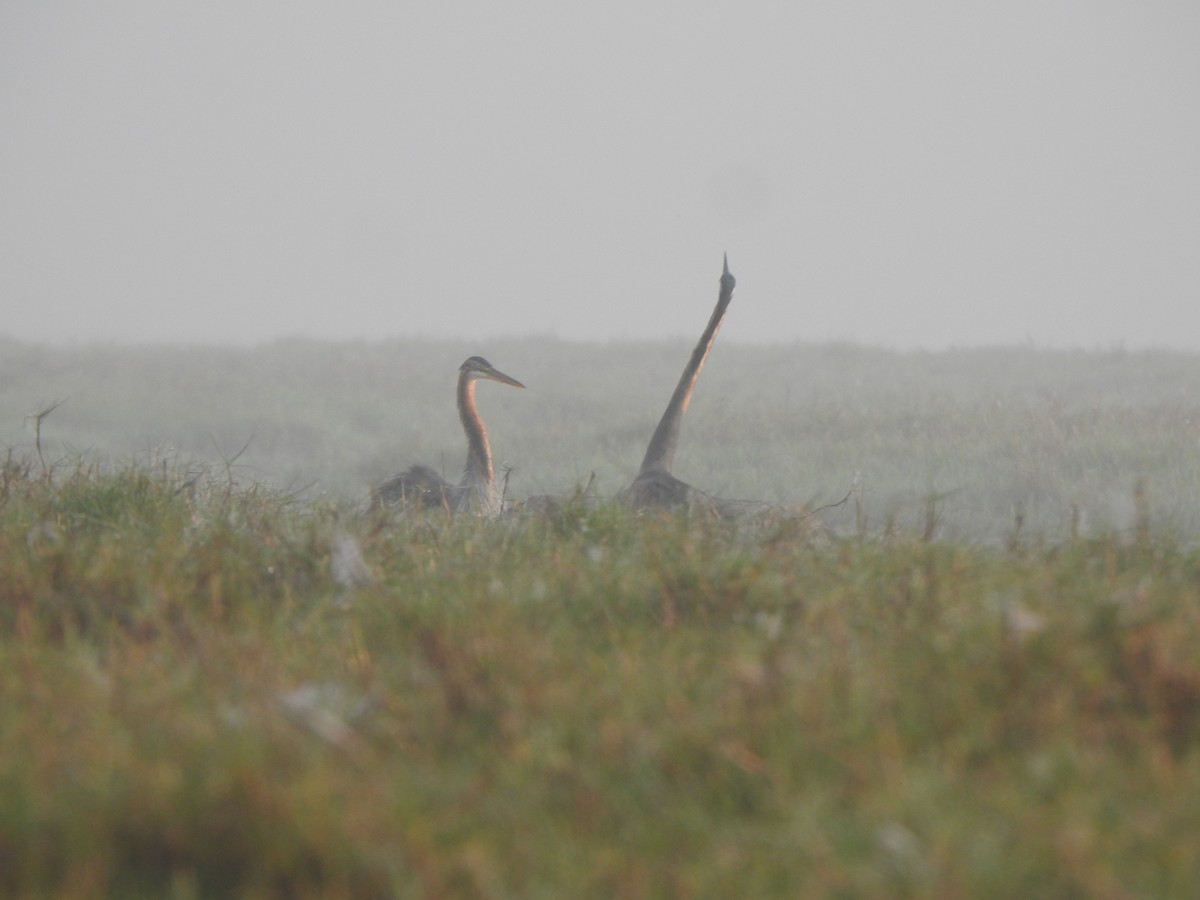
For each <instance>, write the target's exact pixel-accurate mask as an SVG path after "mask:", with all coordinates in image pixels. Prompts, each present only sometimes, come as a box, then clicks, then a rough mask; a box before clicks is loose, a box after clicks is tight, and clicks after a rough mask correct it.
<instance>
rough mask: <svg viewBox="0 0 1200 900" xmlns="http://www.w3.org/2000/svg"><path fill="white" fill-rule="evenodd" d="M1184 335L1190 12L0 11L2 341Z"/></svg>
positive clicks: (387, 7)
mask: <svg viewBox="0 0 1200 900" xmlns="http://www.w3.org/2000/svg"><path fill="white" fill-rule="evenodd" d="M723 251H728V252H729V258H730V263H731V268H732V269H733V271H734V273H735V275H736V276H737V278H738V292H737V295H736V297H735V300H734V305H733V307H732V308H731V310H730V314H729V318H728V319H727V321H726V325H725V330H724V331H723V339H724V340H737V341H743V342H748V341H792V340H801V341H824V340H829V339H848V340H853V341H857V342H862V343H872V344H894V345H899V346H904V347H912V346H922V347H943V346H946V345H973V344H982V343H986V344H994V343H1015V342H1020V343H1025V342H1030V341H1032V342H1033V343H1035V344H1038V345H1043V344H1048V345H1077V346H1084V347H1096V346H1101V347H1107V346H1110V345H1113V344H1124V345H1125V346H1129V347H1139V346H1147V345H1156V346H1158V345H1161V346H1176V347H1193V348H1200V3H1197V2H1196V0H1138V2H1133V0H1125V2H1106V0H1090V2H1053V0H1049V2H1047V0H1006V2H987V3H971V2H963V0H945V2H917V3H912V2H900V3H888V2H878V3H856V2H836V0H826V2H779V3H762V2H750V0H740V2H738V3H723V4H714V3H702V2H688V3H644V2H639V3H631V2H622V0H608V2H606V3H603V4H587V5H583V4H568V3H561V2H524V0H513V2H509V3H504V4H456V3H420V4H418V3H408V2H383V0H377V2H339V3H304V2H299V3H297V2H209V3H189V4H182V3H170V2H163V0H147V2H133V0H130V2H110V0H77V2H67V0H63V2H50V0H2V2H0V305H2V309H3V318H2V320H0V333H4V334H7V335H10V336H15V337H19V338H24V339H31V340H63V341H71V342H77V341H84V340H92V339H99V340H104V341H110V340H114V341H131V340H173V341H174V340H200V341H214V340H239V341H262V340H270V339H273V338H277V337H285V336H292V335H305V336H311V337H316V338H330V339H341V338H357V337H363V338H378V337H393V336H430V337H442V336H456V337H467V338H472V339H478V340H479V350H478V352H481V353H485V354H486V352H487V344H486V339H487V338H488V337H490V336H500V335H525V334H552V335H558V336H561V337H566V338H578V339H610V338H616V339H619V338H641V337H652V338H660V337H686V338H689V339H691V338H694V337H695V336H696V335H697V334H698V333H699V331H700V329H701V328H702V327H703V325H704V322H705V321H706V319H707V316H708V313H709V311H710V309H711V306H712V303H713V302H714V301H715V299H716V289H717V277H718V275H719V274H720V266H721V253H722V252H723Z"/></svg>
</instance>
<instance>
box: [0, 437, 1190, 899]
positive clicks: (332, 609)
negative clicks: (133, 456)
mask: <svg viewBox="0 0 1200 900" xmlns="http://www.w3.org/2000/svg"><path fill="white" fill-rule="evenodd" d="M923 531H924V529H917V530H912V531H911V532H910V531H908V530H905V529H902V528H893V529H891V530H890V531H886V530H877V531H872V530H869V529H866V530H863V531H862V532H861V533H859V534H856V535H854V536H851V537H845V538H838V537H834V538H833V539H831V540H828V541H823V542H817V543H814V542H812V541H810V540H807V539H805V537H804V534H805V529H804V528H803V527H802V523H797V522H796V521H793V520H788V519H780V520H778V521H765V522H759V523H757V524H755V525H754V526H753V527H750V526H745V527H735V526H729V525H722V524H719V523H713V522H708V521H683V520H680V519H673V518H659V517H655V516H648V517H642V518H638V517H633V516H631V515H629V514H627V513H625V512H624V511H623V510H620V509H618V508H615V507H611V506H602V507H600V508H595V509H585V508H583V507H582V506H580V507H578V508H568V509H566V510H563V511H561V512H560V513H557V514H555V515H554V516H553V517H550V518H547V519H524V520H515V521H505V522H500V523H485V522H480V521H475V520H460V521H450V520H447V519H445V518H444V517H442V516H438V515H432V516H426V517H418V518H404V517H397V518H391V519H383V520H378V519H372V518H369V517H366V516H364V515H362V514H361V513H360V512H358V511H357V510H356V509H355V508H353V507H351V506H347V505H342V504H340V503H339V502H337V501H333V500H329V501H309V500H298V499H296V498H294V497H288V496H287V495H285V494H282V493H280V492H278V491H275V490H270V489H266V488H263V487H259V486H256V485H255V484H253V483H246V484H240V483H238V482H237V479H236V478H234V477H232V476H231V475H230V473H229V471H228V470H223V469H217V470H206V469H202V468H198V467H187V466H180V465H179V464H177V463H175V462H167V463H163V464H159V465H153V466H151V465H148V464H147V465H125V466H118V467H115V468H111V469H102V468H100V467H96V466H92V465H89V464H87V463H86V461H85V462H82V463H79V464H77V465H75V466H73V467H63V466H61V465H60V466H57V467H56V466H48V467H45V468H43V466H42V465H41V464H40V463H39V462H38V461H37V460H36V458H35V457H32V456H27V455H20V454H13V455H10V457H9V459H8V461H7V463H6V464H5V465H4V467H3V470H2V475H0V572H2V577H0V893H2V894H7V895H19V896H55V895H57V896H70V897H88V896H120V897H138V896H144V897H164V896H173V897H208V896H212V897H216V896H222V897H223V896H248V897H304V896H330V897H337V896H344V897H459V896H480V897H566V896H571V897H664V896H673V897H700V896H708V897H734V896H745V897H795V896H846V897H851V896H912V897H936V896H944V897H963V896H971V897H1014V896H1066V897H1069V896H1089V897H1126V896H1153V897H1175V896H1178V897H1186V896H1192V894H1193V892H1194V889H1195V885H1196V884H1198V883H1200V858H1198V857H1197V854H1196V853H1195V847H1196V845H1197V842H1198V840H1200V657H1198V656H1197V654H1196V649H1195V648H1196V647H1197V646H1198V640H1200V603H1198V602H1197V600H1198V593H1200V552H1198V551H1196V550H1195V549H1194V548H1191V547H1189V546H1187V545H1185V544H1181V543H1178V542H1176V541H1175V540H1173V539H1172V537H1171V536H1170V535H1169V534H1165V533H1162V532H1161V531H1159V530H1157V529H1156V527H1155V526H1154V525H1153V522H1152V521H1151V520H1150V519H1149V517H1148V516H1146V515H1144V514H1143V515H1140V516H1139V518H1138V521H1137V522H1136V523H1135V526H1134V527H1133V528H1132V529H1131V530H1130V531H1129V532H1128V533H1124V534H1118V533H1115V532H1114V533H1106V534H1102V535H1098V536H1094V537H1082V536H1081V537H1077V538H1076V539H1074V540H1068V541H1062V542H1057V543H1049V542H1042V541H1040V540H1037V539H1035V538H1026V537H1023V536H1022V535H1020V534H1015V535H1010V539H1009V540H1008V541H1007V543H1004V544H997V545H988V546H984V545H981V544H969V543H962V542H950V541H944V540H943V541H936V540H924V539H922V534H923Z"/></svg>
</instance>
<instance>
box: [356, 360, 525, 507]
mask: <svg viewBox="0 0 1200 900" xmlns="http://www.w3.org/2000/svg"><path fill="white" fill-rule="evenodd" d="M484 379H486V380H490V381H499V382H500V383H501V384H508V385H512V386H513V387H519V388H523V387H525V385H523V384H521V382H519V381H517V380H516V379H515V378H512V377H510V376H508V375H505V374H504V373H503V372H501V371H499V370H498V369H497V368H496V367H495V366H493V365H492V364H491V363H490V362H488V361H487V360H486V359H484V358H483V357H482V356H472V357H471V358H470V359H468V360H466V361H465V362H464V363H463V364H462V365H461V366H460V367H459V370H458V417H459V419H460V420H461V421H462V426H463V432H464V433H465V434H466V436H467V461H466V464H465V465H464V466H463V474H462V479H461V480H460V481H459V482H458V484H451V483H450V482H448V481H446V479H444V478H443V477H442V476H441V475H439V474H438V473H437V472H436V471H434V470H433V469H432V468H430V467H429V466H422V465H417V466H413V467H412V468H410V469H409V470H408V471H406V472H401V473H400V474H399V475H396V476H394V477H393V478H389V479H388V480H387V481H385V482H384V483H383V484H381V485H379V487H377V488H375V490H374V491H372V492H371V507H372V509H386V508H389V507H398V506H399V507H424V508H441V509H445V510H447V511H448V512H452V513H465V512H473V513H477V514H480V515H489V516H490V515H497V514H498V513H499V512H500V505H501V500H502V498H501V497H500V491H499V488H498V487H497V485H496V470H495V468H494V466H493V464H492V445H491V442H490V441H489V440H488V432H487V426H486V425H484V423H483V418H482V416H480V415H479V409H478V407H477V406H476V404H475V384H476V383H477V382H478V381H480V380H484Z"/></svg>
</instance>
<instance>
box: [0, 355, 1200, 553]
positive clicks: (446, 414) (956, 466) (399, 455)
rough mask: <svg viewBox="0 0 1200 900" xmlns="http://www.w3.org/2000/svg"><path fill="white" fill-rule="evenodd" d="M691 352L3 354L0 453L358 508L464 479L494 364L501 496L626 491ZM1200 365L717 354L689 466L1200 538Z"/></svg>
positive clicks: (1049, 523)
mask: <svg viewBox="0 0 1200 900" xmlns="http://www.w3.org/2000/svg"><path fill="white" fill-rule="evenodd" d="M690 349H691V348H690V345H689V344H686V343H682V342H662V343H651V342H629V343H614V344H582V343H573V342H564V341H556V340H549V339H541V340H519V341H496V342H492V343H490V344H489V345H488V346H487V347H486V348H481V347H479V346H477V345H474V344H469V343H466V342H449V341H446V342H436V341H392V342H383V341H381V342H373V343H363V342H310V341H285V342H277V343H272V344H267V345H263V346H260V347H256V348H203V347H186V346H166V345H160V346H136V347H135V346H99V345H98V346H91V347H87V348H78V349H62V348H53V347H46V346H41V345H31V344H24V343H18V342H11V341H9V342H4V343H3V345H2V352H0V443H2V444H3V446H5V447H6V448H8V449H9V450H10V451H12V452H14V453H18V454H26V455H27V454H30V453H32V452H33V442H34V434H33V431H32V427H31V424H30V420H29V419H28V418H27V417H28V416H29V414H31V413H34V412H36V411H37V410H38V409H39V408H42V407H44V406H46V405H48V404H49V403H51V402H54V401H62V404H61V406H59V407H58V408H57V409H55V410H54V411H53V412H52V413H51V414H50V415H49V416H47V417H46V418H45V420H44V421H43V423H42V434H41V438H42V446H43V452H44V455H45V458H46V459H47V461H48V462H52V463H56V464H61V463H64V462H69V461H71V460H73V459H76V458H78V457H83V458H86V459H87V460H89V461H107V462H108V463H109V464H111V465H119V464H121V463H122V462H129V461H141V462H154V461H163V460H167V461H170V462H171V463H172V464H174V463H183V464H186V463H188V462H190V461H195V462H204V463H209V464H215V465H218V466H221V465H226V464H227V465H228V466H229V467H230V470H231V472H232V473H234V474H235V475H236V477H237V478H238V479H239V480H241V481H243V482H261V483H265V484H269V485H271V486H273V487H276V488H280V489H283V490H286V491H294V492H296V493H297V494H298V495H299V496H301V497H304V498H309V499H313V498H318V497H329V498H333V499H337V500H344V501H346V502H354V501H358V502H364V501H365V499H366V497H367V495H368V492H369V490H370V488H371V487H372V486H373V485H375V484H378V483H379V482H380V481H382V480H383V479H385V478H386V477H388V476H390V475H393V474H395V473H397V472H399V471H401V470H402V469H405V468H407V467H408V466H409V465H411V464H413V463H425V464H428V465H431V466H433V467H434V468H435V469H436V470H438V471H439V472H441V473H443V474H444V475H445V476H446V477H447V478H448V479H450V480H451V481H457V479H458V476H459V473H460V471H461V467H462V464H463V460H464V457H465V442H464V438H463V435H462V431H461V427H460V425H459V422H458V418H457V413H456V411H455V406H454V382H455V379H456V377H457V367H458V364H459V363H460V362H461V361H462V359H464V358H465V357H466V356H468V355H473V354H475V353H480V352H485V355H487V357H488V358H489V359H490V360H491V362H493V363H494V364H495V365H496V366H498V367H499V368H501V369H503V370H504V371H505V372H507V373H509V374H511V375H513V376H515V377H517V378H519V379H520V380H521V381H523V382H524V383H525V385H526V386H527V389H526V390H524V391H519V390H514V389H512V388H507V387H505V386H503V385H499V384H495V383H487V382H485V383H483V384H481V385H480V387H479V391H478V398H479V406H480V409H481V412H482V414H483V417H484V419H485V421H486V422H487V424H488V428H489V431H490V433H491V439H492V445H493V451H494V454H495V457H496V464H497V471H498V473H500V474H501V476H502V477H503V474H504V473H505V472H507V473H508V483H507V497H509V498H510V499H511V498H520V497H525V496H529V495H533V494H543V493H550V494H567V493H569V492H570V491H572V490H573V489H574V488H576V487H580V486H583V485H585V484H586V483H587V482H588V481H589V480H590V479H591V478H592V476H593V474H594V476H595V481H594V485H593V493H594V494H595V495H596V496H598V497H602V498H603V497H613V496H615V495H616V494H617V492H618V491H619V490H620V489H622V488H623V487H625V486H627V485H628V484H629V482H630V481H631V479H632V478H633V476H634V475H635V474H636V472H637V467H638V465H639V463H640V461H641V458H642V455H643V454H644V453H645V448H646V445H647V442H648V440H649V437H650V434H651V432H652V431H653V428H654V425H655V424H656V422H657V420H658V417H659V416H660V415H661V413H662V410H663V408H664V407H665V405H666V402H667V399H668V397H669V396H670V393H671V390H672V389H673V388H674V385H675V382H676V380H677V378H678V375H679V371H680V370H681V368H682V366H683V363H684V361H685V360H686V359H687V357H688V354H689V352H690ZM1198 455H1200V357H1198V356H1196V355H1194V354H1188V353H1169V352H1165V351H1158V352H1133V351H1125V350H1112V351H1104V352H1091V353H1085V352H1069V351H1049V350H1034V349H976V350H962V351H952V352H941V353H930V352H908V353H905V352H896V351H888V350H881V349H867V348H861V347H854V346H848V345H839V344H828V345H803V344H795V345H786V346H785V345H776V346H771V347H755V346H745V345H738V344H735V343H723V342H721V341H720V340H718V342H717V345H716V347H715V348H714V350H713V352H712V354H711V356H710V359H709V363H708V366H707V367H706V369H705V370H704V372H703V374H702V376H701V378H700V381H699V385H698V387H697V390H696V395H695V398H694V401H693V403H692V407H691V409H690V410H689V412H688V414H687V416H686V418H685V420H684V425H683V435H682V440H681V444H680V449H679V453H678V457H677V460H676V473H677V474H678V475H679V476H680V477H682V478H684V479H685V480H687V481H689V482H690V483H692V484H694V485H696V486H698V487H701V488H703V489H704V490H706V491H708V492H710V493H712V494H714V495H716V496H719V497H723V498H732V499H741V500H755V501H766V502H769V503H772V504H786V505H794V506H798V505H806V506H808V507H809V508H815V507H820V506H824V505H826V504H831V503H836V502H838V501H840V500H842V499H843V498H844V497H846V495H847V494H850V497H849V499H848V500H847V501H846V502H845V503H843V504H842V505H840V506H837V507H836V508H833V509H827V510H825V511H823V512H822V513H821V517H822V519H823V520H824V521H825V522H826V523H827V524H828V525H829V526H830V527H831V528H832V529H833V530H834V531H835V533H854V532H858V531H867V532H870V533H876V534H878V533H881V532H883V531H884V530H886V529H887V528H889V527H892V526H905V527H911V528H915V529H924V528H926V527H928V526H929V524H930V517H931V516H933V517H934V518H935V519H936V528H935V533H936V535H937V536H939V537H945V538H958V537H961V538H967V539H973V540H985V541H994V540H1000V539H1003V538H1004V537H1005V536H1007V535H1009V534H1010V533H1011V532H1012V531H1013V529H1014V528H1015V527H1017V523H1018V520H1019V521H1020V527H1021V528H1023V529H1024V530H1025V531H1026V532H1027V533H1030V534H1035V535H1043V536H1045V537H1047V538H1050V539H1060V538H1063V537H1066V536H1068V535H1069V534H1071V533H1072V532H1073V531H1076V530H1077V531H1080V532H1082V533H1102V532H1106V531H1109V530H1118V531H1120V530H1127V529H1130V528H1132V527H1133V526H1134V524H1135V521H1136V519H1137V517H1138V515H1139V504H1143V503H1144V504H1145V507H1146V508H1148V510H1149V513H1150V515H1151V517H1152V519H1153V522H1154V524H1155V525H1157V526H1159V527H1162V528H1164V529H1169V530H1172V531H1174V532H1176V533H1178V534H1180V535H1181V536H1184V537H1186V538H1188V539H1189V540H1192V539H1195V538H1197V537H1200V458H1198Z"/></svg>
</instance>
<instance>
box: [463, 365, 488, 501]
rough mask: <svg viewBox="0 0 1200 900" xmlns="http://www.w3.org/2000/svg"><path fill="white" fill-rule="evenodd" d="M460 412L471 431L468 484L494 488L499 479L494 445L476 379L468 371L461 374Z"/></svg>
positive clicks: (466, 470) (465, 475)
mask: <svg viewBox="0 0 1200 900" xmlns="http://www.w3.org/2000/svg"><path fill="white" fill-rule="evenodd" d="M458 416H459V418H460V419H461V420H462V426H463V431H464V432H465V433H466V435H467V464H466V466H465V467H464V469H463V479H462V483H463V485H464V486H471V487H487V488H490V487H491V486H492V485H493V484H494V483H495V481H496V473H495V471H494V470H493V468H492V446H491V444H490V443H489V442H488V433H487V426H485V425H484V424H483V419H482V418H481V417H480V415H479V410H478V409H476V407H475V379H473V378H470V377H469V376H468V375H467V374H466V373H465V372H464V373H463V374H462V375H460V376H459V378H458Z"/></svg>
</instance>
